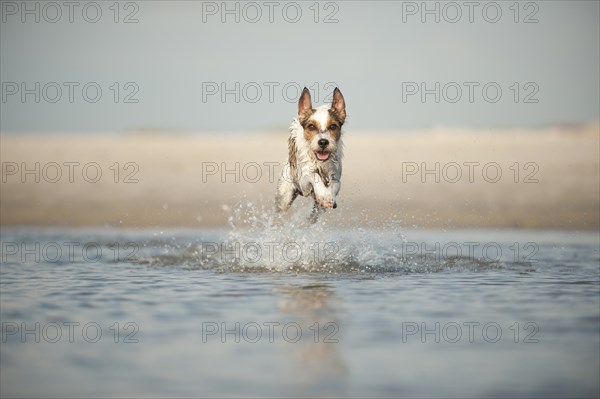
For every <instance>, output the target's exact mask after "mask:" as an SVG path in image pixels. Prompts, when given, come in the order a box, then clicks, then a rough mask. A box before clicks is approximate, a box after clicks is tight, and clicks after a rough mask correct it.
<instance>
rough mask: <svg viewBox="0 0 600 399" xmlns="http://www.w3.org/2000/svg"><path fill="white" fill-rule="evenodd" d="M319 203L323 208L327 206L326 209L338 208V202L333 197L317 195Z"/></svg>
mask: <svg viewBox="0 0 600 399" xmlns="http://www.w3.org/2000/svg"><path fill="white" fill-rule="evenodd" d="M317 203H318V204H319V206H320V207H321V208H325V209H334V208H337V204H336V203H335V201H334V200H333V198H331V197H324V198H319V197H317Z"/></svg>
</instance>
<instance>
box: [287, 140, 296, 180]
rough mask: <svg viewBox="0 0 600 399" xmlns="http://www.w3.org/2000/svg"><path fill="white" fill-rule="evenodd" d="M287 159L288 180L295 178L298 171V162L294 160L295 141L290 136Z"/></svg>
mask: <svg viewBox="0 0 600 399" xmlns="http://www.w3.org/2000/svg"><path fill="white" fill-rule="evenodd" d="M288 159H289V162H290V178H291V179H295V178H296V171H297V170H298V161H297V159H296V139H294V138H293V137H291V136H290V138H289V139H288Z"/></svg>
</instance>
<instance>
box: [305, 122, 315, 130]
mask: <svg viewBox="0 0 600 399" xmlns="http://www.w3.org/2000/svg"><path fill="white" fill-rule="evenodd" d="M307 128H308V130H317V128H316V127H315V125H313V124H312V123H311V124H310V125H308V126H307Z"/></svg>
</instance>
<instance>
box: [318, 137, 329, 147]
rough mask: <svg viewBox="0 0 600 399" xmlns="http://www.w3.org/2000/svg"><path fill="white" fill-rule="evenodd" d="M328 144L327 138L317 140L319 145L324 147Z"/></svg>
mask: <svg viewBox="0 0 600 399" xmlns="http://www.w3.org/2000/svg"><path fill="white" fill-rule="evenodd" d="M328 144H329V140H327V139H321V140H319V147H322V148H325V147H327V145H328Z"/></svg>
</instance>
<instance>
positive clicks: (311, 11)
mask: <svg viewBox="0 0 600 399" xmlns="http://www.w3.org/2000/svg"><path fill="white" fill-rule="evenodd" d="M598 15H599V3H598V2H596V1H551V2H549V1H548V2H527V1H520V2H512V3H510V2H474V3H472V4H471V3H468V4H464V3H461V2H410V1H407V2H390V1H369V2H367V1H336V2H274V3H269V2H267V3H263V2H193V1H182V2H177V1H175V2H172V1H170V2H165V1H144V2H118V3H105V2H97V3H95V2H75V3H73V4H71V5H69V4H67V5H65V4H62V3H60V2H58V3H57V2H44V1H41V2H35V1H32V2H11V1H2V23H1V25H0V29H1V35H0V44H1V57H0V66H1V69H0V70H1V72H0V74H1V81H2V103H1V116H2V117H1V118H0V130H1V133H2V137H1V140H2V149H1V156H2V165H3V169H2V193H1V195H0V199H1V200H2V202H1V206H0V215H1V217H2V224H5V225H14V224H30V225H31V224H34V225H38V224H42V225H43V224H60V225H85V224H96V225H97V224H108V225H126V226H133V227H136V226H140V227H141V226H162V225H185V226H198V225H206V224H208V225H221V224H224V223H225V222H226V220H227V209H228V208H230V207H231V206H233V205H234V204H235V203H236V201H239V200H240V199H241V198H250V199H252V200H257V199H258V198H259V197H260V196H261V195H262V196H263V199H264V201H266V202H270V201H271V197H272V195H273V193H274V190H275V184H276V183H275V181H276V177H275V178H272V176H271V174H274V175H275V176H276V175H278V173H279V171H280V169H281V165H282V163H283V161H284V160H285V154H286V145H287V144H286V139H287V135H288V132H287V127H288V126H289V123H290V121H291V119H292V118H293V117H294V116H295V113H296V102H297V99H298V95H299V93H300V91H301V89H302V88H303V87H304V86H306V87H309V88H310V90H311V92H312V96H313V101H314V102H315V103H322V102H327V101H329V100H330V97H331V92H332V91H333V88H334V87H336V86H339V87H340V89H341V90H342V92H343V93H344V96H345V98H346V102H347V107H348V115H349V118H348V121H347V124H346V126H345V133H344V134H345V143H346V148H347V151H346V161H345V171H344V174H345V175H344V184H343V186H342V187H343V188H342V193H341V198H340V202H341V204H344V202H345V204H344V206H343V207H341V208H340V209H345V211H340V212H339V213H340V214H343V213H344V212H348V213H345V214H344V216H340V217H338V218H337V219H336V220H334V222H336V223H343V222H345V221H347V220H348V218H347V217H346V216H349V215H356V214H357V213H359V212H364V211H368V212H370V216H371V218H370V219H371V220H380V221H384V220H389V219H390V218H392V217H394V218H396V219H399V220H400V221H402V222H403V223H405V224H410V225H415V226H425V227H431V226H437V227H452V226H458V227H460V226H463V227H469V226H471V227H482V226H496V227H544V228H583V229H595V228H597V227H598V226H599V221H598V216H599V214H598V206H599V200H598V196H599V194H598V191H599V187H598V136H599V127H598V126H599V125H598V120H599V119H600V118H599V109H600V101H599V91H600V82H599V74H598V70H600V56H599V47H600V43H599V37H600V30H599V22H598V20H599V17H598ZM65 162H67V164H65ZM70 162H72V163H74V164H72V165H71V166H69V165H70V164H69V163H70ZM36 163H39V165H37V166H36ZM54 163H56V164H57V165H58V166H57V165H55V164H54ZM265 163H267V164H266V165H265ZM255 164H257V165H258V167H257V166H256V165H255ZM270 165H272V166H270ZM457 165H458V168H457ZM469 165H472V166H469ZM473 165H474V166H473ZM471 167H472V168H474V169H470V168H471ZM70 168H72V169H70ZM90 168H91V169H90ZM271 168H273V169H271ZM28 170H29V171H30V173H27V171H28ZM228 170H229V171H230V173H229V174H228V173H227V171H228ZM428 170H429V171H431V172H430V173H427V171H428ZM98 172H100V173H101V176H100V177H99V178H98V179H96V175H97V173H98ZM469 172H473V176H469V175H470V173H469ZM69 173H73V176H70V174H69ZM498 173H500V177H499V178H498V179H497V178H496V176H497V175H498ZM255 175H256V177H257V178H255ZM69 176H70V177H71V178H69ZM374 176H375V177H374ZM127 177H129V178H127ZM374 193H377V194H378V195H373V194H374ZM90 207H92V208H93V209H94V212H90Z"/></svg>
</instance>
